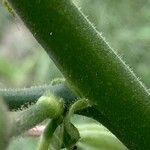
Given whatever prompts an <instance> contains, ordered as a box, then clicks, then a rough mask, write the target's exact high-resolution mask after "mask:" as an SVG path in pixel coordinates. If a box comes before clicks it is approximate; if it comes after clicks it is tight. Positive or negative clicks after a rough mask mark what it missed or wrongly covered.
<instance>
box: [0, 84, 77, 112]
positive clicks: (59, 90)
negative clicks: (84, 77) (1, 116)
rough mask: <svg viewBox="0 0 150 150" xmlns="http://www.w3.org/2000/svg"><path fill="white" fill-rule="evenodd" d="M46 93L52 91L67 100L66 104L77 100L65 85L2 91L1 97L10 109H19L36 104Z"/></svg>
mask: <svg viewBox="0 0 150 150" xmlns="http://www.w3.org/2000/svg"><path fill="white" fill-rule="evenodd" d="M46 91H50V93H52V94H53V95H55V96H57V97H62V98H64V99H65V102H66V103H71V102H72V101H74V100H75V99H76V98H77V94H75V93H74V92H73V91H71V89H69V88H68V87H67V85H66V84H65V83H61V84H56V85H52V84H49V85H42V86H34V87H31V88H23V89H0V97H2V98H3V100H4V101H5V103H6V104H7V105H8V107H9V109H10V110H12V109H19V108H21V107H22V105H23V106H24V107H26V106H28V105H29V104H32V103H35V102H36V101H37V100H38V99H39V98H40V97H41V96H42V95H43V94H44V93H45V92H46Z"/></svg>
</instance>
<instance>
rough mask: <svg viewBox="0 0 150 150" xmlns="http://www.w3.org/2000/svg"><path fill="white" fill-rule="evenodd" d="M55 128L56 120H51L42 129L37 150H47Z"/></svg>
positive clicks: (56, 125)
mask: <svg viewBox="0 0 150 150" xmlns="http://www.w3.org/2000/svg"><path fill="white" fill-rule="evenodd" d="M57 127H58V123H57V120H54V119H52V120H51V121H50V122H49V123H48V125H47V126H46V128H45V129H44V132H43V134H42V136H41V138H40V142H39V146H38V149H37V150H48V148H49V145H50V142H51V139H52V136H53V133H54V132H55V130H56V128H57Z"/></svg>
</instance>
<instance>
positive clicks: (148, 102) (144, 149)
mask: <svg viewBox="0 0 150 150" xmlns="http://www.w3.org/2000/svg"><path fill="white" fill-rule="evenodd" d="M9 2H10V3H11V4H12V6H13V7H14V8H15V10H16V12H17V13H18V15H19V16H20V17H21V18H22V20H23V21H24V22H25V24H26V25H27V27H28V28H29V29H30V31H31V32H32V33H33V35H34V36H35V38H36V39H37V40H38V42H39V43H40V44H41V45H42V46H43V47H44V49H45V50H46V51H47V53H48V54H49V55H50V57H51V58H52V59H53V60H54V62H55V63H56V64H57V66H58V67H59V68H60V69H61V71H62V72H63V74H64V76H65V77H66V79H67V80H68V81H69V82H70V84H71V85H72V86H73V87H74V89H75V90H76V91H78V92H79V93H80V94H82V95H84V96H85V97H86V98H88V99H89V100H90V101H92V102H93V103H95V104H96V105H97V109H98V111H100V112H101V113H102V114H103V115H104V116H105V117H106V118H107V120H108V123H107V122H106V124H105V125H106V127H107V128H108V129H110V130H111V131H112V132H113V133H114V134H115V135H116V136H117V137H118V138H119V139H120V140H121V141H122V142H123V143H124V144H125V145H126V146H127V147H128V148H129V149H131V150H135V149H136V150H148V149H149V147H150V142H149V139H150V134H149V133H150V117H149V116H150V97H149V92H148V91H147V89H146V88H145V87H144V86H143V84H142V83H141V82H140V81H139V79H138V78H137V77H136V76H135V75H134V73H133V72H132V71H131V70H130V69H129V67H128V66H127V65H126V64H125V63H124V62H123V60H122V59H121V58H120V57H119V56H118V55H117V54H116V52H115V51H114V50H112V49H111V48H110V47H109V46H108V44H107V43H106V41H104V39H103V38H102V37H101V35H100V34H99V33H98V31H97V30H96V29H95V28H94V27H93V26H92V25H91V23H90V22H89V21H88V20H87V18H86V17H85V16H84V15H83V14H82V13H81V12H80V10H79V9H78V8H77V7H76V6H75V5H74V4H73V2H71V1H70V0H42V1H39V0H30V1H27V0H9ZM92 115H93V116H94V115H95V114H94V112H93V113H92V114H91V116H92ZM95 116H96V115H95ZM98 119H99V118H98V116H97V120H98Z"/></svg>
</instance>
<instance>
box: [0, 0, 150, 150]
mask: <svg viewBox="0 0 150 150" xmlns="http://www.w3.org/2000/svg"><path fill="white" fill-rule="evenodd" d="M74 1H75V3H77V5H78V6H79V7H81V10H82V11H83V12H84V13H85V15H86V16H87V17H88V19H90V20H91V22H92V23H93V24H94V26H96V28H97V29H98V30H99V32H100V33H101V34H102V35H103V36H104V37H105V38H106V40H107V41H108V42H109V44H110V45H111V47H113V48H114V49H115V50H117V51H118V53H119V54H120V55H121V56H122V57H123V59H124V60H125V61H126V62H127V64H130V67H131V68H132V69H133V71H134V72H135V73H136V74H137V75H138V76H139V77H140V78H142V81H144V83H145V84H146V86H147V87H150V0H134V1H131V0H126V1H124V0H74ZM60 76H62V74H61V73H60V71H59V70H58V69H57V68H56V67H55V65H54V64H53V62H52V61H51V60H50V59H49V58H48V56H47V55H46V53H45V52H44V51H43V50H42V48H41V47H40V45H39V44H38V43H37V42H36V41H35V39H34V38H33V36H32V35H31V34H30V33H29V31H28V30H27V29H26V27H24V25H23V24H22V22H21V21H20V20H19V18H18V17H16V18H13V17H12V16H11V14H9V12H8V11H7V10H6V9H5V8H4V7H3V6H2V5H1V4H0V87H3V88H4V87H23V86H26V87H27V86H31V85H38V84H48V83H50V81H51V80H52V79H54V78H55V77H60ZM78 122H80V121H78ZM29 141H30V142H29ZM36 142H37V139H28V138H27V139H26V138H25V139H24V138H19V139H18V140H15V141H13V142H12V145H11V148H10V149H11V150H13V149H14V150H24V149H28V150H30V149H35V147H36Z"/></svg>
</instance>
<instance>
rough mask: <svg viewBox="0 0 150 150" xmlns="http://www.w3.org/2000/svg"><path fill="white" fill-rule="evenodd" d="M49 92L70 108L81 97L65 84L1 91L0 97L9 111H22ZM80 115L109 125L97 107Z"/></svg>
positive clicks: (85, 110)
mask: <svg viewBox="0 0 150 150" xmlns="http://www.w3.org/2000/svg"><path fill="white" fill-rule="evenodd" d="M46 91H49V92H50V93H52V94H53V95H55V96H56V97H61V98H63V100H64V103H65V106H66V107H69V106H70V105H71V104H72V103H73V102H74V101H75V100H76V99H80V97H79V96H78V95H77V94H76V93H75V92H73V91H72V90H71V89H70V88H68V87H67V86H66V85H65V84H64V83H62V84H57V85H42V86H35V87H31V88H24V89H0V96H1V97H2V98H3V99H4V101H5V102H6V104H7V105H8V107H9V109H10V110H12V109H20V108H21V107H22V106H29V104H33V103H35V102H37V100H38V99H39V98H40V97H41V96H42V95H43V94H44V93H45V92H46ZM77 113H78V114H80V115H84V116H88V117H92V118H93V119H96V120H98V121H100V122H101V123H102V124H103V125H105V124H106V125H107V124H108V120H107V119H106V118H105V117H104V116H103V115H102V114H101V112H99V111H97V109H95V106H91V107H88V108H87V109H83V110H80V111H78V112H77Z"/></svg>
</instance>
